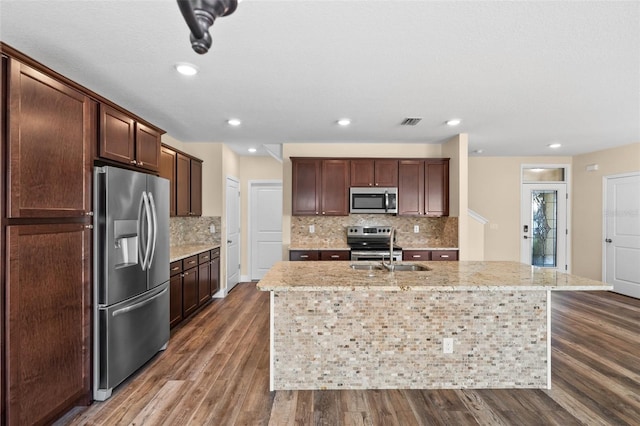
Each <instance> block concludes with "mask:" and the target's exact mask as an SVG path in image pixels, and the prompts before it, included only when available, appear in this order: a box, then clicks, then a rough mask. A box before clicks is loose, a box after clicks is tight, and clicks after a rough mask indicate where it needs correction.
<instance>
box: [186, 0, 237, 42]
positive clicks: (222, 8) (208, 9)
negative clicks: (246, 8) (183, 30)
mask: <svg viewBox="0 0 640 426" xmlns="http://www.w3.org/2000/svg"><path fill="white" fill-rule="evenodd" d="M177 1H178V6H179V7H180V12H182V16H183V17H184V20H185V21H186V22H187V25H188V26H189V29H190V30H191V37H190V39H191V47H192V48H193V50H194V51H195V52H196V53H199V54H201V55H204V54H205V53H207V52H208V51H209V48H210V47H211V43H212V40H211V34H209V27H211V26H212V25H213V22H214V21H215V20H216V18H218V17H220V16H227V15H231V14H232V13H233V12H234V11H235V10H236V8H237V7H238V0H177Z"/></svg>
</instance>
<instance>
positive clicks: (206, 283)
mask: <svg viewBox="0 0 640 426" xmlns="http://www.w3.org/2000/svg"><path fill="white" fill-rule="evenodd" d="M210 298H211V264H210V263H209V262H206V263H203V264H201V265H198V304H199V305H203V304H205V303H207V302H208V301H209V299H210Z"/></svg>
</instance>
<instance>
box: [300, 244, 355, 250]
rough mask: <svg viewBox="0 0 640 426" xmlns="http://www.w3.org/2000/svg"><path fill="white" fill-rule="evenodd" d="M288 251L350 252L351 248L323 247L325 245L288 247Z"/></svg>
mask: <svg viewBox="0 0 640 426" xmlns="http://www.w3.org/2000/svg"><path fill="white" fill-rule="evenodd" d="M289 250H351V247H349V246H347V245H345V246H337V245H332V246H325V245H317V244H316V245H303V244H299V245H296V246H289Z"/></svg>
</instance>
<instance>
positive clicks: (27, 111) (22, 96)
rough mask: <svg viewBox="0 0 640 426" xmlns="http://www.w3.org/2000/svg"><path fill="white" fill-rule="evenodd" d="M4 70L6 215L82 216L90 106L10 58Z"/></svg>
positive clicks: (87, 185)
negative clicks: (5, 97) (5, 86)
mask: <svg viewBox="0 0 640 426" xmlns="http://www.w3.org/2000/svg"><path fill="white" fill-rule="evenodd" d="M8 65H9V72H8V79H9V81H8V85H9V91H8V93H9V100H8V101H9V104H8V106H9V108H8V111H6V112H7V114H8V126H9V132H8V135H9V137H8V143H7V150H8V153H7V155H8V161H7V167H8V174H7V177H8V182H7V190H8V194H7V216H8V217H11V218H19V217H74V216H76V217H77V216H83V215H85V214H86V213H88V212H89V211H90V210H91V162H92V160H93V159H92V157H93V154H92V146H93V145H94V143H95V141H96V125H95V115H94V114H95V113H96V104H95V103H94V102H93V101H92V100H90V99H89V98H88V97H87V96H85V95H83V94H81V93H79V92H77V91H75V90H74V89H72V88H70V87H68V86H66V85H64V84H62V83H60V82H58V81H57V80H54V79H53V78H50V77H48V76H47V75H45V74H43V73H41V72H39V71H36V70H35V69H33V68H30V67H28V66H27V65H24V64H22V63H20V62H18V61H16V60H14V59H9V60H8ZM3 141H4V139H3Z"/></svg>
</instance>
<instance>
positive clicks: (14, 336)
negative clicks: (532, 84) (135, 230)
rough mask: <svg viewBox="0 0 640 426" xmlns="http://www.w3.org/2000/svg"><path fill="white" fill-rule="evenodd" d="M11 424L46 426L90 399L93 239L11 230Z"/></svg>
mask: <svg viewBox="0 0 640 426" xmlns="http://www.w3.org/2000/svg"><path fill="white" fill-rule="evenodd" d="M7 247H8V249H7V257H8V265H7V290H6V291H7V293H6V301H7V302H6V303H7V314H8V316H7V325H6V339H7V346H8V348H10V350H8V352H7V362H6V380H7V387H6V389H7V391H8V392H7V395H6V396H7V424H24V425H31V424H44V423H47V422H48V421H50V420H52V419H53V418H54V417H55V416H56V415H58V414H60V413H61V412H63V411H65V410H66V409H68V408H70V407H71V406H72V405H73V403H74V402H76V401H77V400H78V399H79V398H83V397H86V398H87V401H88V398H89V396H90V394H89V392H90V385H89V372H90V359H89V354H90V348H91V346H90V342H89V335H90V320H91V311H90V309H91V307H90V300H89V295H90V294H91V289H90V265H89V262H90V259H91V256H90V231H89V230H87V229H85V228H84V225H82V224H48V225H19V226H9V227H8V228H7Z"/></svg>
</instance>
